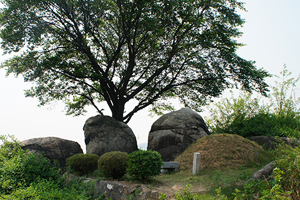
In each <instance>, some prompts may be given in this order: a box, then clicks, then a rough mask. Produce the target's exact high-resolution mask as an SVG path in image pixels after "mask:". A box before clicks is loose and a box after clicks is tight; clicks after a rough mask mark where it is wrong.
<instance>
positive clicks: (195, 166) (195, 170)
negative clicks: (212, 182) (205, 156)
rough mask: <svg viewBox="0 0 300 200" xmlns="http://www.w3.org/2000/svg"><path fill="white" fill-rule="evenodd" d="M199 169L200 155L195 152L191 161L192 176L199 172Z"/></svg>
mask: <svg viewBox="0 0 300 200" xmlns="http://www.w3.org/2000/svg"><path fill="white" fill-rule="evenodd" d="M199 168H200V153H198V152H195V153H194V159H193V175H196V174H197V173H198V172H199Z"/></svg>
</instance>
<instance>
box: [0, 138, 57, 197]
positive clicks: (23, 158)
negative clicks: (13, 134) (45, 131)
mask: <svg viewBox="0 0 300 200" xmlns="http://www.w3.org/2000/svg"><path fill="white" fill-rule="evenodd" d="M1 139H2V140H3V145H1V150H0V158H1V162H0V193H5V194H7V193H10V192H12V191H14V190H16V189H18V188H24V187H28V186H29V185H30V184H31V183H34V182H38V181H39V180H41V179H45V180H58V179H59V177H60V175H59V171H58V167H57V166H54V165H51V163H50V161H49V160H48V159H47V158H45V157H43V156H42V155H36V154H29V153H28V152H27V151H25V150H23V149H21V148H18V144H19V143H18V142H15V140H13V141H11V142H10V141H8V140H7V138H6V137H1ZM9 150H13V151H12V153H7V152H9Z"/></svg>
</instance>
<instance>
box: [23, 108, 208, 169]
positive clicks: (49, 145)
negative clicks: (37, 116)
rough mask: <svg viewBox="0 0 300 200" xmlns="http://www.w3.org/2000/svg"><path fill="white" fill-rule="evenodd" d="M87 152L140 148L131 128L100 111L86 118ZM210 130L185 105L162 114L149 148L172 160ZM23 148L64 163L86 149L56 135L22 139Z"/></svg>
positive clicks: (156, 122)
mask: <svg viewBox="0 0 300 200" xmlns="http://www.w3.org/2000/svg"><path fill="white" fill-rule="evenodd" d="M83 130H84V136H85V144H86V153H92V154H97V155H99V156H101V155H103V154H104V153H107V152H111V151H122V152H127V153H131V152H133V151H135V150H137V149H138V147H137V140H136V137H135V135H134V133H133V131H132V130H131V128H130V127H129V126H128V125H127V124H125V123H123V122H120V121H117V120H115V119H114V118H112V117H109V116H102V115H97V116H94V117H91V118H89V119H87V120H86V122H85V124H84V127H83ZM208 134H210V133H209V131H208V128H207V126H206V124H205V122H204V120H203V118H202V117H201V116H200V115H199V114H197V113H196V112H194V111H192V110H190V109H188V108H182V109H180V110H178V111H174V112H171V113H168V114H166V115H163V116H161V117H160V118H159V119H158V120H157V121H155V122H154V123H153V125H152V127H151V130H150V133H149V137H148V147H147V149H148V150H155V151H158V152H159V153H160V154H161V155H162V159H163V161H172V160H174V159H175V158H176V157H177V156H179V155H180V154H181V153H182V152H183V151H184V150H185V149H187V147H189V146H190V145H191V144H192V143H194V142H195V141H196V140H197V139H199V138H201V137H204V136H206V135H208ZM22 145H23V149H26V150H28V151H29V152H32V153H36V152H38V153H42V152H43V153H44V156H45V157H47V158H49V159H50V160H51V161H53V160H57V161H58V162H59V164H60V165H61V166H62V167H64V166H65V162H66V158H68V157H71V156H72V155H75V154H78V153H83V151H82V149H81V147H80V145H79V144H78V143H77V142H73V141H70V140H65V139H61V138H56V137H44V138H33V139H29V140H25V141H23V142H22Z"/></svg>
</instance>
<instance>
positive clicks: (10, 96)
mask: <svg viewBox="0 0 300 200" xmlns="http://www.w3.org/2000/svg"><path fill="white" fill-rule="evenodd" d="M245 2H246V8H247V10H248V12H246V13H244V12H243V13H242V17H243V18H244V19H245V20H246V24H245V25H244V27H243V28H242V29H241V31H242V32H244V35H243V36H242V37H241V38H240V39H239V41H240V42H242V43H244V44H246V46H244V47H242V48H240V49H239V50H238V54H239V55H240V56H241V57H243V58H245V59H248V60H254V61H256V65H257V67H258V68H264V69H266V70H267V71H269V72H270V73H271V74H279V72H280V71H281V70H282V69H283V65H284V64H286V65H287V67H288V70H289V71H291V72H292V75H293V76H294V77H296V76H297V75H298V74H300V62H299V61H300V51H299V47H300V37H299V32H300V12H299V8H300V1H299V0H284V1H282V0H246V1H245ZM1 55H2V54H1ZM4 60H5V58H4V57H3V56H1V57H0V62H2V61H4ZM267 82H268V83H272V80H267ZM30 86H31V84H30V83H24V82H23V79H22V77H20V78H15V77H14V76H9V77H5V70H4V69H0V94H1V97H0V134H1V135H7V134H12V135H15V136H16V137H17V138H18V139H19V140H21V141H22V140H25V139H30V138H35V137H48V136H53V137H60V138H64V139H69V140H73V141H77V142H78V143H79V144H80V145H81V147H82V149H83V151H85V143H84V133H83V130H82V128H83V125H84V123H85V121H86V119H88V118H89V117H91V116H94V115H96V114H97V113H96V111H95V110H94V109H93V108H90V109H89V111H88V113H87V114H86V115H85V116H80V117H72V116H66V115H65V114H64V112H63V110H64V106H63V104H62V103H57V104H56V105H52V106H50V107H49V106H46V107H42V108H40V107H37V104H38V101H37V99H32V98H25V97H24V91H23V90H24V89H25V88H29V87H30ZM298 87H300V85H299V84H298ZM298 96H300V95H299V94H298ZM177 108H180V106H179V105H177ZM106 113H107V114H109V113H110V111H109V110H107V112H106ZM200 114H201V113H200ZM202 116H205V113H202ZM157 118H158V117H154V118H151V117H150V116H149V115H148V109H147V108H146V109H144V110H142V111H140V112H139V113H137V114H135V115H134V116H133V118H132V119H131V121H130V122H129V124H128V125H129V126H130V127H131V128H132V130H133V132H134V133H135V135H136V137H137V140H138V144H141V143H146V142H147V138H148V133H149V131H150V128H151V125H152V123H153V122H154V121H155V120H156V119H157Z"/></svg>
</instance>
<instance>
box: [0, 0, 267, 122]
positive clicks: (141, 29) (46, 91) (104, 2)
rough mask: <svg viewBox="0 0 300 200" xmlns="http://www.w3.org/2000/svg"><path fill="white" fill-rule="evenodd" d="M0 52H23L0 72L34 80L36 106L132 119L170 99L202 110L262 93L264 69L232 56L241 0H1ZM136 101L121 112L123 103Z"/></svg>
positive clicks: (71, 112)
mask: <svg viewBox="0 0 300 200" xmlns="http://www.w3.org/2000/svg"><path fill="white" fill-rule="evenodd" d="M2 3H3V5H4V7H3V8H2V9H1V11H0V26H1V31H0V37H1V39H2V41H1V45H2V46H1V48H2V49H3V50H4V52H5V53H11V52H19V54H18V56H15V57H13V58H12V59H9V60H7V61H6V62H5V63H3V64H2V67H6V68H7V74H11V73H13V74H15V75H19V74H21V75H22V76H23V77H24V80H25V81H29V82H33V83H35V84H34V86H33V87H32V88H31V89H30V90H27V91H26V96H29V97H37V98H38V99H39V101H40V105H45V104H47V103H50V102H51V101H54V100H63V101H64V102H65V103H66V106H67V114H74V115H80V114H82V113H83V112H84V108H85V106H87V105H92V106H94V107H95V108H96V109H97V111H98V112H99V113H102V109H101V108H99V105H98V104H99V102H103V101H105V102H106V103H107V105H108V106H109V108H110V110H111V112H112V117H114V118H115V119H117V120H119V121H124V122H128V121H129V120H130V119H131V117H132V116H133V115H134V113H136V112H138V111H139V110H141V109H143V108H145V107H147V106H150V105H152V106H154V111H157V112H159V109H160V108H162V109H165V108H172V107H170V105H168V104H166V103H165V100H166V99H168V98H170V97H177V98H179V99H180V100H181V102H182V103H183V104H184V105H185V106H187V107H190V108H193V109H195V110H196V111H199V110H200V107H201V106H202V105H203V104H205V102H207V101H208V100H209V99H210V98H211V97H215V96H218V95H220V94H221V93H222V91H223V90H224V89H226V88H229V87H232V86H241V87H243V88H244V89H246V90H248V91H252V90H255V91H259V92H261V93H265V91H266V90H267V89H266V87H267V84H266V83H265V82H264V77H266V76H268V74H267V72H266V71H264V70H260V69H257V68H256V67H255V66H254V63H253V62H251V61H247V60H245V59H243V58H241V57H239V56H238V55H237V54H236V49H237V48H238V47H239V46H241V44H239V43H238V42H237V41H236V40H235V38H237V37H239V36H240V35H241V32H239V30H238V28H239V27H240V26H241V25H242V24H243V23H244V21H243V20H242V19H241V17H240V15H239V14H238V13H237V10H238V9H241V10H244V7H243V3H241V2H239V1H236V0H223V1H219V0H190V1H184V0H176V1H171V0H147V1H146V0H139V1H132V0H123V1H120V0H51V1H49V0H36V1H31V0H22V1H21V0H3V1H2ZM132 99H135V100H137V101H136V102H137V103H136V105H135V107H133V108H132V110H129V111H127V112H126V113H125V104H126V103H128V102H129V101H130V100H132Z"/></svg>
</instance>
